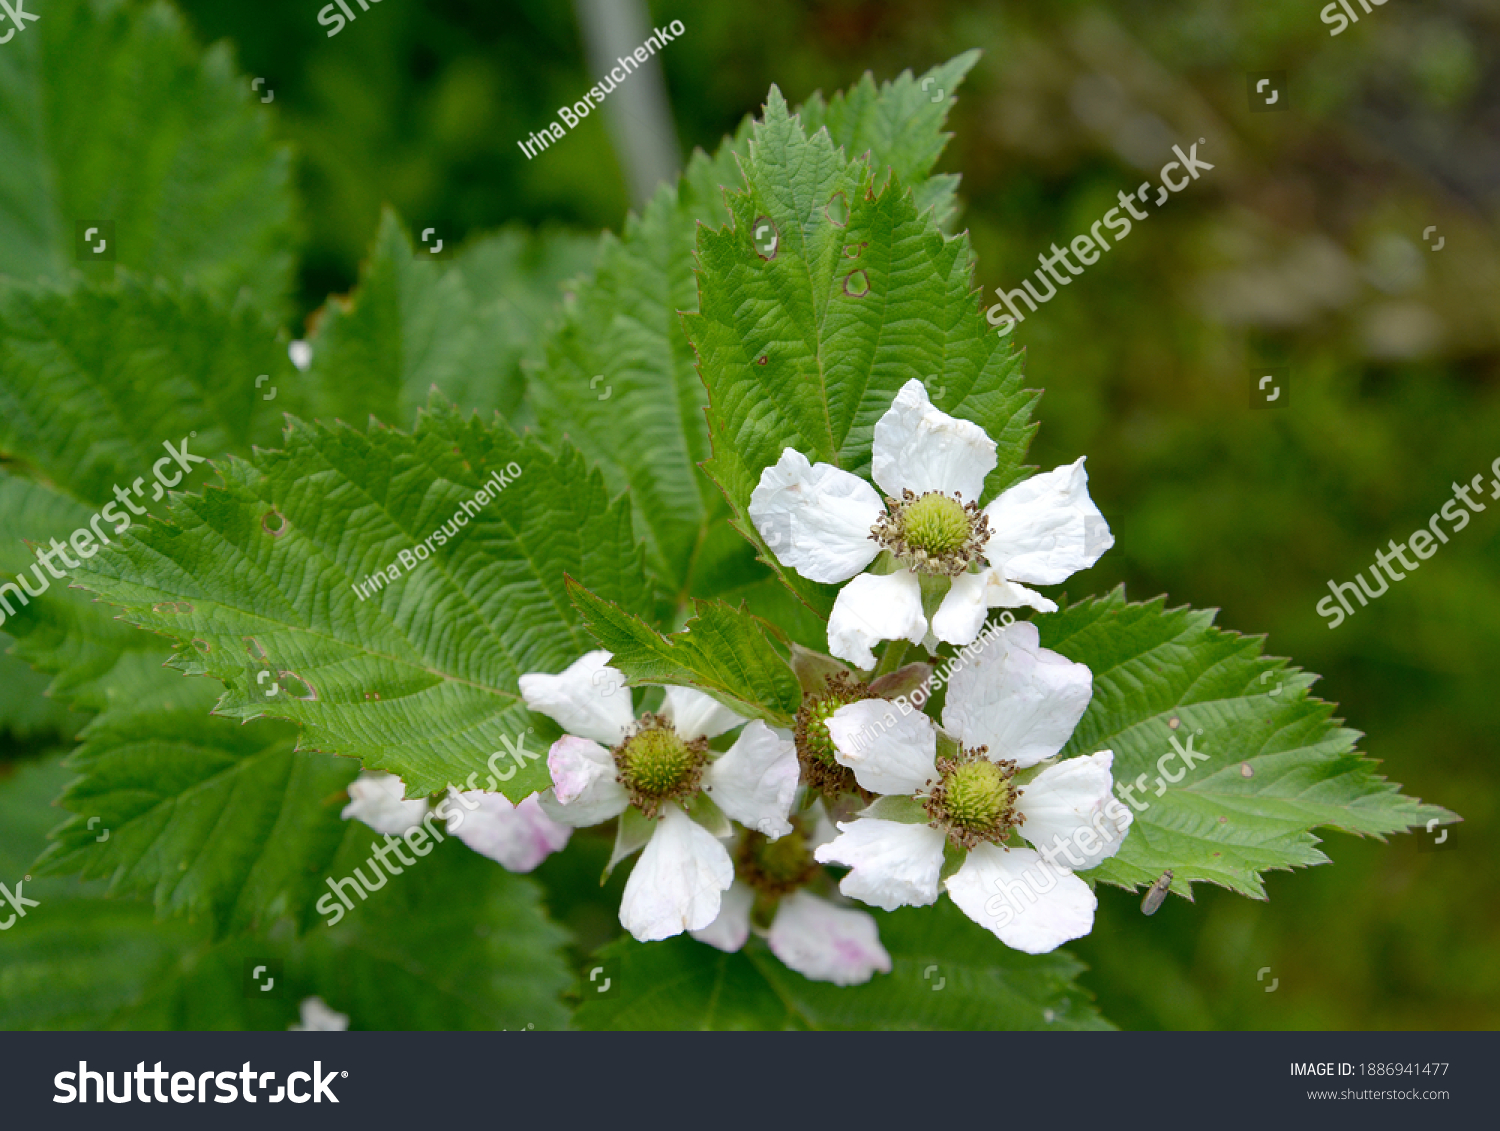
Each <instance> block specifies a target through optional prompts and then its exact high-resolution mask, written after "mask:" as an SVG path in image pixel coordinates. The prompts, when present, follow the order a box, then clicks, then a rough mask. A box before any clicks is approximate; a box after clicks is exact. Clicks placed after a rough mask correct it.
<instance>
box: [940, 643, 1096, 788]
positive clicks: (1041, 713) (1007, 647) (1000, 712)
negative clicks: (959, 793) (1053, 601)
mask: <svg viewBox="0 0 1500 1131" xmlns="http://www.w3.org/2000/svg"><path fill="white" fill-rule="evenodd" d="M989 639H990V642H989V643H987V644H986V645H985V646H984V647H983V648H981V649H979V650H978V654H977V655H976V656H974V658H973V659H971V660H970V661H969V662H968V663H967V664H965V665H964V666H963V667H961V668H959V669H958V670H957V671H956V672H954V673H953V675H952V677H951V678H950V679H949V681H948V699H947V702H946V703H945V704H944V705H943V729H944V730H946V731H947V732H948V733H949V734H951V735H953V736H954V737H955V738H957V739H959V740H960V741H962V742H963V744H964V745H965V746H969V747H974V746H987V747H989V752H988V753H989V757H990V758H992V759H994V760H996V761H999V760H1001V759H1005V758H1009V759H1011V760H1013V761H1014V762H1015V763H1016V765H1017V766H1018V767H1020V768H1021V769H1025V768H1026V767H1027V766H1034V765H1036V764H1037V763H1038V762H1040V761H1043V760H1044V759H1047V758H1050V757H1052V756H1053V755H1054V754H1056V753H1057V752H1058V751H1059V750H1061V749H1062V748H1063V746H1064V745H1066V744H1067V741H1068V738H1069V737H1070V736H1071V735H1072V733H1073V728H1074V727H1076V726H1077V725H1078V720H1079V719H1081V718H1082V717H1083V712H1084V710H1085V709H1087V707H1088V705H1089V699H1090V698H1092V696H1093V693H1094V691H1093V684H1094V677H1093V674H1092V673H1091V672H1090V671H1089V669H1088V668H1086V667H1084V666H1083V665H1082V664H1075V663H1074V662H1073V661H1072V660H1069V659H1066V658H1064V657H1062V656H1059V655H1058V654H1057V653H1056V652H1053V651H1051V650H1050V649H1047V648H1041V647H1039V646H1038V639H1039V637H1038V633H1037V630H1036V625H1034V624H1032V623H1031V622H1029V621H1017V622H1016V623H1015V624H1012V625H1007V626H1006V627H1005V628H1004V629H1002V630H1001V631H1000V632H998V633H995V634H994V635H993V636H992V637H990V638H989Z"/></svg>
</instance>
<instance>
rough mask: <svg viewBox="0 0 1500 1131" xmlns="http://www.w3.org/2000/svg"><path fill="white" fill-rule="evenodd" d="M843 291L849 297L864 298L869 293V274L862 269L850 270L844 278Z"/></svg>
mask: <svg viewBox="0 0 1500 1131" xmlns="http://www.w3.org/2000/svg"><path fill="white" fill-rule="evenodd" d="M844 293H845V294H846V295H848V296H849V297H850V298H864V297H865V295H867V294H869V293H870V276H868V275H866V274H865V273H864V272H863V271H850V272H849V274H848V275H847V276H845V278H844Z"/></svg>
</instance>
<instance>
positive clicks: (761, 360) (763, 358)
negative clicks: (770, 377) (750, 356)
mask: <svg viewBox="0 0 1500 1131" xmlns="http://www.w3.org/2000/svg"><path fill="white" fill-rule="evenodd" d="M765 363H766V355H765V354H761V355H760V356H759V357H757V358H756V359H755V364H756V365H764V364H765Z"/></svg>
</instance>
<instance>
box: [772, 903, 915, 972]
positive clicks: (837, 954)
mask: <svg viewBox="0 0 1500 1131" xmlns="http://www.w3.org/2000/svg"><path fill="white" fill-rule="evenodd" d="M766 941H767V942H768V943H769V944H770V946H771V953H772V954H774V955H775V956H776V957H777V958H779V959H781V961H782V964H783V965H785V966H786V967H787V968H788V969H790V970H795V971H797V973H799V974H801V975H802V976H803V977H804V978H811V979H812V980H813V981H815V982H832V983H833V984H834V985H836V986H858V985H862V984H863V983H865V982H868V981H869V980H870V979H871V978H872V977H874V976H875V974H876V973H881V974H889V973H890V972H891V956H890V955H889V954H887V953H886V950H885V947H883V946H881V945H880V931H879V929H878V928H877V927H876V926H875V917H874V916H873V915H870V914H868V913H866V912H864V911H859V910H857V909H855V908H853V907H836V906H835V905H834V904H832V903H829V902H828V901H827V900H826V899H819V898H818V897H817V896H815V895H809V894H808V893H807V892H805V891H798V892H793V893H792V894H791V895H789V896H787V897H786V898H785V899H783V900H782V901H781V906H780V907H778V908H777V909H776V918H775V919H774V920H772V922H771V933H770V935H769V937H768V938H767V939H766Z"/></svg>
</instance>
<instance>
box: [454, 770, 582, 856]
mask: <svg viewBox="0 0 1500 1131" xmlns="http://www.w3.org/2000/svg"><path fill="white" fill-rule="evenodd" d="M448 792H449V794H450V795H451V797H452V799H453V800H452V801H451V802H450V803H449V807H448V829H449V831H450V832H451V833H452V835H453V836H455V837H457V838H458V839H459V840H461V841H463V842H464V843H465V844H467V845H468V846H469V847H470V848H472V849H473V850H474V851H475V852H477V853H479V854H480V855H481V856H488V857H489V858H490V859H491V860H494V861H495V862H496V863H498V864H500V865H501V866H502V867H504V868H505V869H506V870H507V871H510V872H529V871H531V870H532V869H533V868H535V867H536V866H537V865H538V864H540V863H541V862H542V861H543V860H545V859H547V857H549V856H551V855H552V854H553V853H554V852H560V851H562V849H563V848H564V847H566V846H567V843H568V838H569V837H570V836H572V835H573V830H572V829H571V828H570V827H568V826H567V825H560V824H558V823H557V822H556V821H554V820H553V819H552V818H551V817H549V816H547V814H546V812H545V811H544V810H543V809H542V806H541V801H540V795H539V794H535V793H533V794H532V795H531V796H529V797H527V798H525V799H524V800H522V802H521V803H520V804H519V805H512V804H511V803H510V799H509V798H507V797H506V796H504V795H503V794H500V793H487V792H485V791H483V790H469V791H464V792H460V791H459V790H457V789H453V788H451V787H450V788H449V790H448ZM459 805H461V806H463V811H461V810H460V809H458V808H457V806H459Z"/></svg>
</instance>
